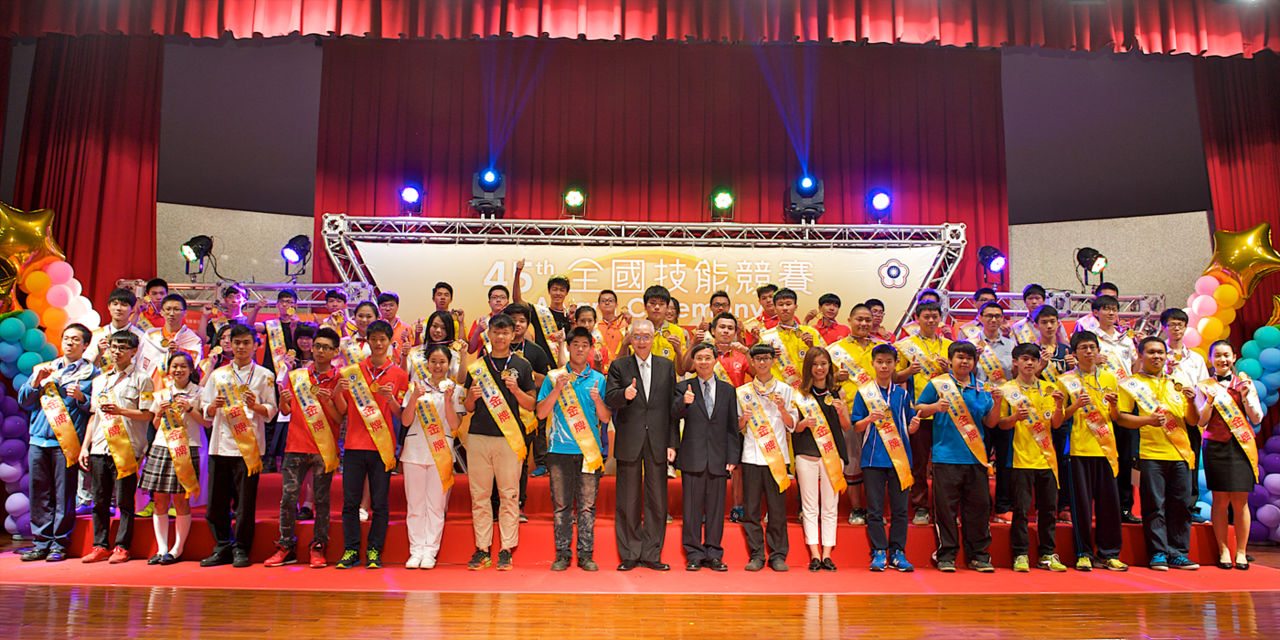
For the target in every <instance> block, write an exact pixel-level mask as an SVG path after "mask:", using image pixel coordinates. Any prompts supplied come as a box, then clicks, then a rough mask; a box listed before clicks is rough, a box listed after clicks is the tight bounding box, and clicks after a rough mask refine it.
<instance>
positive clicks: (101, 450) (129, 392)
mask: <svg viewBox="0 0 1280 640" xmlns="http://www.w3.org/2000/svg"><path fill="white" fill-rule="evenodd" d="M151 388H152V385H151V378H148V377H146V376H145V375H141V374H139V373H137V369H136V368H134V367H133V366H132V365H130V366H129V368H128V369H125V370H124V371H117V370H114V369H113V370H111V371H108V372H107V373H104V374H102V375H99V376H98V377H96V378H94V379H93V392H92V393H91V394H90V396H89V409H90V411H92V413H91V414H90V415H89V434H90V435H89V454H90V455H110V453H111V448H110V445H108V444H107V425H109V424H111V420H110V416H107V415H106V414H104V413H102V407H101V401H100V396H102V395H104V394H105V393H107V391H108V390H110V391H111V392H112V393H113V394H114V395H115V401H116V404H118V405H119V406H120V407H121V408H124V409H138V408H140V407H148V408H149V407H150V406H151ZM124 426H125V429H127V430H128V431H129V441H130V443H132V444H133V455H134V456H135V457H141V456H142V455H143V454H144V453H146V450H147V449H146V446H147V442H146V440H147V421H146V420H130V419H129V418H124Z"/></svg>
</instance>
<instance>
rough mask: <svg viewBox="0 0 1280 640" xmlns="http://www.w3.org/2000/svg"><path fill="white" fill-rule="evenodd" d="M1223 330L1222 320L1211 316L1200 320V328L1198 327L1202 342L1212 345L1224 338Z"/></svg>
mask: <svg viewBox="0 0 1280 640" xmlns="http://www.w3.org/2000/svg"><path fill="white" fill-rule="evenodd" d="M1223 328H1224V327H1223V326H1222V321H1221V320H1219V319H1218V318H1216V317H1214V316H1209V317H1207V318H1200V326H1199V327H1197V330H1198V331H1199V332H1200V338H1201V340H1205V341H1208V342H1209V343H1210V344H1212V343H1213V341H1215V340H1218V339H1220V338H1221V337H1222V330H1223Z"/></svg>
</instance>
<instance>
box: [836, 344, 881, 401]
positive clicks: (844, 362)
mask: <svg viewBox="0 0 1280 640" xmlns="http://www.w3.org/2000/svg"><path fill="white" fill-rule="evenodd" d="M846 340H847V338H846ZM843 342H844V340H841V341H840V342H837V343H836V344H833V345H831V348H830V349H828V351H829V352H830V353H831V360H832V361H833V362H835V365H836V366H837V367H840V368H841V369H844V370H845V371H848V372H849V381H850V382H852V383H853V385H854V386H855V387H858V388H859V389H861V388H862V387H863V385H866V384H867V383H868V382H875V378H873V377H872V376H871V374H870V373H867V371H866V370H865V369H863V368H862V366H861V365H859V364H858V361H857V360H855V359H854V358H853V354H851V353H849V352H848V351H847V350H846V349H845V348H844V345H843V344H841V343H843Z"/></svg>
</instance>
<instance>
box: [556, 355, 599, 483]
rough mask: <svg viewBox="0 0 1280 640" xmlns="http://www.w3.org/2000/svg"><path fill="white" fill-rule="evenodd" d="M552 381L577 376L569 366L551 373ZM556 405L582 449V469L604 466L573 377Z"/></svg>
mask: <svg viewBox="0 0 1280 640" xmlns="http://www.w3.org/2000/svg"><path fill="white" fill-rule="evenodd" d="M549 375H550V377H551V382H552V383H553V384H554V383H555V382H557V380H556V379H557V378H559V377H560V376H576V375H577V374H575V373H574V372H572V371H570V370H569V368H568V367H565V368H564V369H557V370H555V371H552V372H551V373H550V374H549ZM556 405H557V406H558V407H560V414H561V415H563V416H564V421H565V423H567V424H568V426H569V432H570V433H572V434H573V440H574V441H575V442H577V443H578V448H579V449H581V450H582V469H583V471H584V472H586V473H593V472H595V470H596V469H599V468H600V467H603V466H604V459H603V458H601V457H600V445H599V444H598V443H596V435H595V432H594V431H593V430H592V429H591V425H590V424H588V423H587V419H586V417H585V416H583V414H582V405H581V404H579V402H578V392H577V391H574V389H573V378H570V379H569V384H566V385H565V386H564V388H563V389H561V390H560V398H559V399H558V400H556Z"/></svg>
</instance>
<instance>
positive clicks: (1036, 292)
mask: <svg viewBox="0 0 1280 640" xmlns="http://www.w3.org/2000/svg"><path fill="white" fill-rule="evenodd" d="M1045 295H1046V294H1045V291H1044V287H1042V286H1040V285H1038V284H1029V285H1027V286H1026V287H1025V288H1023V290H1022V299H1023V300H1026V299H1027V296H1040V297H1041V298H1043V297H1045Z"/></svg>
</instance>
